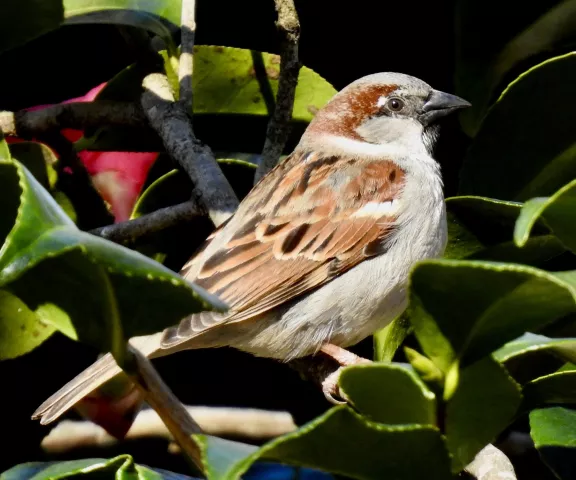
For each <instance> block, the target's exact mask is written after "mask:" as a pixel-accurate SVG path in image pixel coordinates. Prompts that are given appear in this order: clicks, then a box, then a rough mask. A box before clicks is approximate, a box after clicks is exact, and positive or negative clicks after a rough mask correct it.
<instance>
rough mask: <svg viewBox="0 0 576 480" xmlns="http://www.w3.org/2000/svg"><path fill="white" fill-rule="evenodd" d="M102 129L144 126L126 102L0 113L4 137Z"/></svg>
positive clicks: (133, 106) (136, 109) (138, 110)
mask: <svg viewBox="0 0 576 480" xmlns="http://www.w3.org/2000/svg"><path fill="white" fill-rule="evenodd" d="M102 125H124V126H134V127H143V126H147V121H146V117H145V116H144V114H143V112H142V108H141V107H140V106H139V105H136V104H134V103H129V102H109V101H96V102H73V103H64V104H59V105H53V106H50V107H46V108H43V109H41V110H34V111H26V110H21V111H19V112H16V113H14V112H7V111H3V112H0V130H2V133H4V135H10V136H19V137H22V138H30V137H33V136H37V135H39V134H42V133H44V132H48V131H51V130H60V129H62V128H76V129H79V130H83V129H85V128H87V127H100V126H102Z"/></svg>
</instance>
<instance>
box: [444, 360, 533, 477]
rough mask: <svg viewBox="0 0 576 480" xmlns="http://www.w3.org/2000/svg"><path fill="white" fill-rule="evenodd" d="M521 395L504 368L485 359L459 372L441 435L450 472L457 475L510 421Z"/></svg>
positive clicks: (447, 407)
mask: <svg viewBox="0 0 576 480" xmlns="http://www.w3.org/2000/svg"><path fill="white" fill-rule="evenodd" d="M521 399H522V396H521V394H520V387H519V386H518V384H516V382H515V381H514V380H512V378H510V376H509V375H508V373H507V372H506V371H505V369H504V368H503V367H502V366H501V365H500V364H498V363H497V362H495V361H494V360H493V359H491V358H489V357H487V358H484V359H483V360H481V361H479V362H476V363H475V364H473V365H471V366H469V367H467V368H465V369H463V370H461V371H460V381H459V383H458V387H457V388H456V390H455V392H454V394H453V396H452V398H451V399H450V400H449V401H448V404H447V406H446V419H445V433H446V443H447V444H448V449H449V450H450V453H451V454H452V456H453V457H452V458H453V460H452V471H453V472H454V473H456V472H459V471H460V470H461V469H462V468H464V467H465V466H466V465H467V464H468V463H470V462H471V461H472V460H473V459H474V457H475V456H476V454H477V453H478V452H479V451H480V450H482V448H484V447H485V446H486V445H487V444H488V443H490V442H492V441H493V440H494V439H495V438H496V436H497V435H498V434H499V433H500V432H501V431H502V430H504V429H505V428H506V427H507V425H508V424H509V423H510V422H511V421H512V420H513V418H514V416H515V414H516V412H517V410H518V407H519V405H520V401H521Z"/></svg>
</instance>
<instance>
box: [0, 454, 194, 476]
mask: <svg viewBox="0 0 576 480" xmlns="http://www.w3.org/2000/svg"><path fill="white" fill-rule="evenodd" d="M86 475H93V476H95V477H97V478H102V479H106V478H110V479H114V480H193V478H192V477H188V476H186V475H182V474H180V473H173V472H169V471H166V470H161V469H151V468H149V467H145V466H142V465H136V464H134V461H133V460H132V457H131V456H130V455H120V456H118V457H114V458H111V459H104V458H88V459H83V460H70V461H66V462H29V463H23V464H21V465H17V466H15V467H12V468H11V469H10V470H7V471H5V472H4V473H2V474H0V480H28V479H30V478H34V480H60V479H64V478H69V477H74V476H78V477H82V476H86Z"/></svg>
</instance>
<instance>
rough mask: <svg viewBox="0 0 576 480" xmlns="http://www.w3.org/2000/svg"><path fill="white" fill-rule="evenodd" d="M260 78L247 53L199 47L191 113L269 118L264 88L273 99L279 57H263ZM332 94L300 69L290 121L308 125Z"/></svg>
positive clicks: (321, 81) (315, 77) (310, 72)
mask: <svg viewBox="0 0 576 480" xmlns="http://www.w3.org/2000/svg"><path fill="white" fill-rule="evenodd" d="M262 57H263V62H264V65H263V67H264V71H263V72H262V74H263V77H262V78H260V79H259V78H258V75H259V74H260V72H259V71H257V69H256V68H255V67H256V66H255V63H254V60H253V57H252V54H251V52H250V50H246V49H241V48H231V47H219V46H212V45H207V46H199V47H196V48H195V58H194V62H195V63H194V77H195V78H194V81H195V82H194V94H195V96H194V112H195V113H199V114H200V113H220V114H222V113H237V114H250V115H269V112H268V108H267V106H266V105H267V98H266V95H267V87H264V86H261V82H262V83H263V84H264V85H268V86H269V88H270V90H271V93H272V94H273V95H274V96H276V93H277V90H278V77H279V75H280V57H279V56H278V55H273V54H270V53H263V54H262ZM335 94H336V90H335V89H334V87H333V86H332V85H330V84H329V83H328V82H327V81H326V80H324V79H323V78H322V77H321V76H320V75H318V74H317V73H315V72H314V71H313V70H311V69H309V68H307V67H302V68H301V69H300V74H299V76H298V86H297V87H296V98H295V101H294V110H293V113H292V119H293V120H300V121H305V122H309V121H310V120H312V118H313V117H314V114H315V112H316V111H317V110H319V109H320V108H322V107H323V106H324V105H325V104H326V103H327V102H328V100H330V99H331V98H332V97H333V96H334V95H335Z"/></svg>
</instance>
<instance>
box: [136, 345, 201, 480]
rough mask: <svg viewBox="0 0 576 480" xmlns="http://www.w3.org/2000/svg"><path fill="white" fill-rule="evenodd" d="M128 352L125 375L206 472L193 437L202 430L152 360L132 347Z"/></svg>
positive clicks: (189, 455)
mask: <svg viewBox="0 0 576 480" xmlns="http://www.w3.org/2000/svg"><path fill="white" fill-rule="evenodd" d="M129 351H130V352H131V353H132V354H133V356H132V358H131V359H130V360H131V361H127V362H126V364H125V368H126V369H127V370H126V373H128V375H129V376H130V377H131V379H132V381H133V382H134V383H135V384H136V387H137V388H138V389H139V390H140V391H141V392H142V395H143V398H144V401H145V402H146V403H148V405H150V406H151V407H152V408H153V409H154V410H155V411H156V413H157V414H158V416H159V417H160V418H161V419H162V422H164V424H165V425H166V427H167V428H168V430H169V431H170V433H171V434H172V437H173V438H174V439H175V440H176V442H177V443H178V445H180V447H181V448H182V450H183V451H184V452H185V453H186V455H187V456H188V457H189V458H190V460H192V462H193V463H194V465H196V466H197V467H198V468H199V469H200V470H201V471H204V467H203V464H202V456H201V452H200V448H199V447H198V445H197V444H196V442H195V441H194V439H193V438H192V435H193V434H197V433H202V429H201V428H200V426H199V425H198V424H197V423H196V422H195V421H194V419H193V418H192V417H191V416H190V414H189V413H188V411H187V410H186V408H185V407H184V405H182V404H181V403H180V402H179V401H178V399H177V398H176V397H175V396H174V394H173V393H172V391H171V390H170V389H169V388H168V386H167V385H166V384H165V383H164V382H163V381H162V379H161V378H160V375H158V372H157V371H156V370H155V369H154V367H153V366H152V363H151V362H150V360H148V358H146V357H145V356H144V355H142V354H141V353H140V351H138V350H137V349H136V348H134V347H132V346H130V347H129ZM131 363H134V364H133V365H131Z"/></svg>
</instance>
